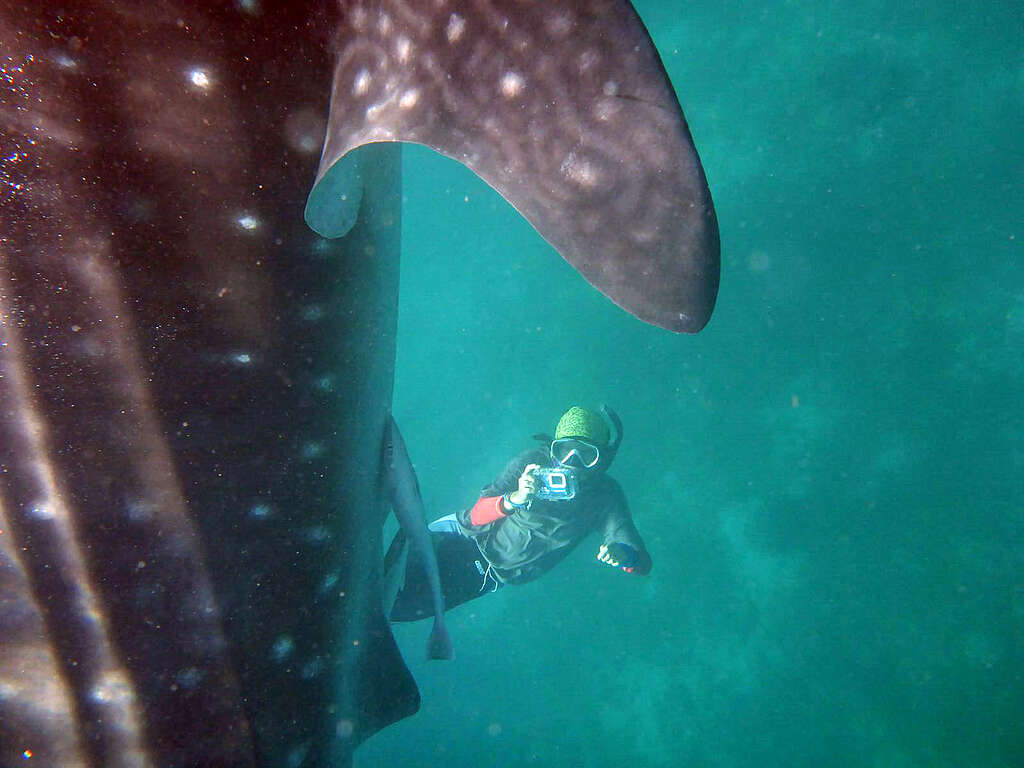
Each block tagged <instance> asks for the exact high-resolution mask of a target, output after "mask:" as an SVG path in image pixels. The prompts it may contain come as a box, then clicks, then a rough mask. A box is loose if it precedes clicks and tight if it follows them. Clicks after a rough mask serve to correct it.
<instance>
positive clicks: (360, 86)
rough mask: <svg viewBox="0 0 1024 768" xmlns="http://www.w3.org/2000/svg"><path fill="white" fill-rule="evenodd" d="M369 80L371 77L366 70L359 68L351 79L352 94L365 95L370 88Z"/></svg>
mask: <svg viewBox="0 0 1024 768" xmlns="http://www.w3.org/2000/svg"><path fill="white" fill-rule="evenodd" d="M371 80H372V78H371V77H370V73H369V72H368V71H367V70H365V69H360V70H359V71H358V72H356V78H355V80H353V81H352V95H353V96H365V95H366V93H367V91H369V90H370V82H371Z"/></svg>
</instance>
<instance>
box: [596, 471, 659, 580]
mask: <svg viewBox="0 0 1024 768" xmlns="http://www.w3.org/2000/svg"><path fill="white" fill-rule="evenodd" d="M602 533H603V537H604V543H603V544H602V545H601V547H600V549H598V551H597V559H598V560H600V561H601V562H602V563H605V564H606V565H610V566H614V567H617V568H621V569H622V570H623V571H625V572H626V573H632V574H635V575H637V576H646V575H647V574H648V573H650V572H651V568H652V566H653V564H652V562H651V556H650V554H649V553H648V552H647V547H646V546H644V541H643V539H642V538H641V537H640V532H639V531H637V529H636V525H634V524H633V517H632V515H630V513H629V505H628V504H627V503H626V495H625V494H624V493H623V492H622V489H621V488H620V487H619V485H618V483H615V488H614V494H613V496H612V498H610V499H609V501H608V511H607V513H606V515H605V520H604V528H603V531H602ZM631 561H632V562H631Z"/></svg>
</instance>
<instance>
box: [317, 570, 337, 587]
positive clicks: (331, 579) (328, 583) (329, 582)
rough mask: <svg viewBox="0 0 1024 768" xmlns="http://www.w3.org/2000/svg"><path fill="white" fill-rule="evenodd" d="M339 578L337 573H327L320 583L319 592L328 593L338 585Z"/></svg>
mask: <svg viewBox="0 0 1024 768" xmlns="http://www.w3.org/2000/svg"><path fill="white" fill-rule="evenodd" d="M340 577H341V574H339V573H338V572H337V571H334V572H333V573H329V574H327V575H326V576H324V578H323V581H321V582H320V591H321V592H330V591H331V589H332V588H333V587H334V585H335V584H337V583H338V579H339V578H340Z"/></svg>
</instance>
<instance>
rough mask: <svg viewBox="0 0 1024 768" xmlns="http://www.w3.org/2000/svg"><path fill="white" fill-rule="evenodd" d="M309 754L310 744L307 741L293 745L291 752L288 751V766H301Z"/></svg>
mask: <svg viewBox="0 0 1024 768" xmlns="http://www.w3.org/2000/svg"><path fill="white" fill-rule="evenodd" d="M308 754H309V744H308V743H307V742H303V743H302V744H298V745H296V746H294V747H292V750H291V752H289V753H288V768H299V766H300V765H302V764H303V763H304V762H305V761H306V755H308Z"/></svg>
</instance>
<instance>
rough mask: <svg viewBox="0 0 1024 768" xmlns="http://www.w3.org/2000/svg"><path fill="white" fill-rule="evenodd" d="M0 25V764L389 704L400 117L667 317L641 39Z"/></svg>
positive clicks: (376, 718)
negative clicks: (386, 571) (387, 596)
mask: <svg viewBox="0 0 1024 768" xmlns="http://www.w3.org/2000/svg"><path fill="white" fill-rule="evenodd" d="M0 42H2V47H0V57H2V60H0V73H2V75H3V86H4V87H3V89H2V94H0V121H2V122H0V139H2V153H0V155H2V156H0V764H3V765H13V764H23V763H24V764H34V765H55V766H56V765H59V766H147V765H153V766H157V765H161V766H162V765H216V766H250V765H260V766H290V767H293V768H295V767H297V766H320V765H336V766H340V765H346V764H349V763H350V761H351V759H352V755H353V751H354V750H355V749H356V748H357V747H358V745H359V744H360V743H362V742H363V741H364V740H365V739H367V738H368V737H370V736H371V735H372V734H374V733H375V732H377V731H379V730H380V729H382V728H384V727H386V726H388V725H389V724H392V723H394V722H396V721H398V720H400V719H402V718H404V717H407V716H409V715H412V714H413V713H415V712H416V711H417V709H418V706H419V692H418V690H417V687H416V684H415V681H414V680H413V678H412V676H411V675H410V673H409V671H408V669H407V667H406V665H405V663H404V661H403V659H402V656H401V654H400V652H399V649H398V647H397V646H396V643H395V640H394V638H393V636H392V634H391V630H390V627H389V625H388V622H387V620H386V619H385V618H384V615H383V612H382V610H381V585H380V580H381V574H380V570H381V563H380V560H381V557H380V556H381V537H382V530H381V526H382V522H383V520H384V518H385V515H386V514H387V512H388V510H389V508H390V507H391V505H392V503H393V502H394V499H395V488H394V487H393V484H392V486H390V487H389V481H388V473H387V472H382V471H381V457H382V456H384V455H387V451H386V440H388V439H389V437H388V436H389V435H391V434H393V432H394V430H392V429H391V427H390V424H391V422H390V421H389V420H390V415H389V414H390V411H391V399H392V392H393V383H394V364H395V353H396V349H395V329H396V307H397V302H398V268H399V256H400V249H401V238H400V228H401V150H400V147H401V143H402V142H414V143H420V144H424V145H426V146H428V147H431V148H432V149H434V150H436V151H437V152H440V153H442V154H444V155H447V156H448V157H451V158H453V159H454V160H455V161H457V162H460V163H463V164H464V165H466V166H467V167H469V168H470V169H472V170H473V171H474V172H476V173H477V174H478V175H479V176H480V177H481V178H482V179H484V180H485V181H486V182H487V183H489V184H490V185H491V186H492V187H494V188H495V189H496V190H497V191H498V192H499V193H500V194H501V195H502V196H504V197H505V199H506V200H508V201H509V203H510V204H511V205H513V206H514V207H515V208H516V209H517V210H519V211H520V212H521V213H522V215H523V216H524V217H525V218H526V219H527V220H528V221H529V222H530V223H531V224H532V225H533V226H534V227H535V228H536V229H537V231H538V232H539V233H540V234H541V235H542V236H543V237H544V238H545V239H547V240H548V242H550V243H551V245H552V246H553V247H554V248H556V249H557V250H558V251H559V252H560V253H561V254H562V255H563V256H564V257H565V258H566V259H567V260H569V261H570V263H572V264H573V266H574V267H576V269H577V270H578V271H579V272H580V274H581V275H582V276H583V277H584V278H585V279H586V280H588V281H589V282H591V283H592V284H593V285H594V286H595V287H596V288H597V289H598V290H600V291H601V292H602V293H604V294H605V295H606V296H608V297H609V298H610V299H611V300H612V301H614V302H615V303H617V304H619V305H620V306H622V307H623V308H624V309H626V310H627V311H629V312H630V313H632V314H634V315H635V316H637V317H639V318H640V319H642V320H644V321H647V322H650V323H653V324H655V325H658V326H660V327H663V328H666V329H668V330H670V331H673V332H696V331H699V330H700V329H701V328H702V327H704V325H705V324H706V323H707V322H708V319H709V318H710V316H711V313H712V310H713V307H714V303H715V297H716V295H717V289H718V279H719V240H718V227H717V221H716V219H715V213H714V207H713V204H712V201H711V196H710V193H709V191H708V186H707V181H706V179H705V175H704V172H703V169H702V167H701V164H700V160H699V157H698V155H697V152H696V150H695V148H694V145H693V141H692V138H691V135H690V132H689V128H688V126H687V124H686V120H685V118H684V117H683V113H682V110H681V108H680V106H679V102H678V100H677V98H676V96H675V93H674V91H673V89H672V86H671V84H670V83H669V80H668V77H667V76H666V74H665V71H664V68H663V67H662V64H661V61H660V59H659V57H658V54H657V52H656V51H655V49H654V46H653V44H652V43H651V41H650V38H649V36H648V35H647V32H646V30H645V29H644V27H643V24H642V22H641V20H640V19H639V17H638V16H637V14H636V12H635V10H634V9H633V8H632V7H631V6H630V5H629V4H628V3H627V2H625V0H546V1H545V2H543V3H528V2H521V0H376V1H373V2H371V1H370V0H365V1H364V0H331V1H328V0H323V2H321V1H320V0H310V1H309V2H287V3H284V2H269V1H268V0H235V2H227V1H224V2H215V1H214V0H206V1H203V0H167V1H166V2H161V3H150V2H143V0H69V2H64V3H59V4H58V3H51V2H38V3H32V4H27V5H26V4H24V3H16V2H13V0H0ZM403 453H404V449H403ZM438 655H444V653H439V654H438Z"/></svg>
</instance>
